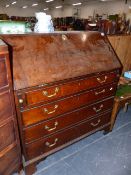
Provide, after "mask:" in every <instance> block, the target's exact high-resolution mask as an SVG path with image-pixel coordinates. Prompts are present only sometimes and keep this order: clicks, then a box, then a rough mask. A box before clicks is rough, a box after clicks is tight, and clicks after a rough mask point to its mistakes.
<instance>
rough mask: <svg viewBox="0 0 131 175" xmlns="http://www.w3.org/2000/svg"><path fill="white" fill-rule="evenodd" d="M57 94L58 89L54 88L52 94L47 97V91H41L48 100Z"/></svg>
mask: <svg viewBox="0 0 131 175" xmlns="http://www.w3.org/2000/svg"><path fill="white" fill-rule="evenodd" d="M58 92H59V88H58V87H56V88H55V92H54V94H51V95H49V94H48V92H47V91H43V92H42V94H43V95H45V96H46V97H48V98H51V97H54V96H56V95H57V93H58Z"/></svg>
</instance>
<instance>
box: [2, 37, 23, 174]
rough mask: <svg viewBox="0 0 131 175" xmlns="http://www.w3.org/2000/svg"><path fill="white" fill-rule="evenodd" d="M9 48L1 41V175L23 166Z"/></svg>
mask: <svg viewBox="0 0 131 175" xmlns="http://www.w3.org/2000/svg"><path fill="white" fill-rule="evenodd" d="M17 127H18V126H17V121H16V111H15V105H14V96H13V89H12V78H11V72H10V63H9V55H8V47H7V46H6V45H5V43H3V42H2V41H1V40H0V175H11V174H12V173H13V172H15V171H18V170H19V167H20V164H21V149H20V145H19V136H18V129H17Z"/></svg>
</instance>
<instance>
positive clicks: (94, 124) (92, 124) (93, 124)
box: [91, 119, 101, 127]
mask: <svg viewBox="0 0 131 175" xmlns="http://www.w3.org/2000/svg"><path fill="white" fill-rule="evenodd" d="M100 122H101V120H100V119H99V120H98V121H97V123H91V126H93V127H95V126H97V125H99V123H100Z"/></svg>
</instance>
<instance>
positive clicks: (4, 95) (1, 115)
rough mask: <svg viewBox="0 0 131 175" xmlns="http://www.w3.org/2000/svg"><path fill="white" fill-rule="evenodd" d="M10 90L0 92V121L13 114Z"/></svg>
mask: <svg viewBox="0 0 131 175" xmlns="http://www.w3.org/2000/svg"><path fill="white" fill-rule="evenodd" d="M10 97H11V95H10V91H9V90H8V91H4V92H1V93H0V121H1V122H2V121H3V120H6V119H7V118H9V117H11V116H12V115H13V109H12V102H11V99H10Z"/></svg>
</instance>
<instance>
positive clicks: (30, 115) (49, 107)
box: [21, 84, 117, 126]
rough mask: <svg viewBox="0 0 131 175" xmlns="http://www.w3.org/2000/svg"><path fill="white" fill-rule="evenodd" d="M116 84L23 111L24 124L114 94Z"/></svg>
mask: <svg viewBox="0 0 131 175" xmlns="http://www.w3.org/2000/svg"><path fill="white" fill-rule="evenodd" d="M116 86H117V85H116V84H111V85H108V86H106V87H102V88H98V89H94V90H91V91H86V92H84V93H81V94H77V95H75V96H71V97H68V98H65V99H62V100H59V101H55V102H53V103H50V104H46V105H43V106H40V107H36V108H33V109H30V110H27V111H22V112H21V118H22V122H23V125H24V126H28V125H31V124H34V123H37V122H40V121H42V120H45V119H49V118H52V117H56V116H58V115H60V114H63V113H65V112H68V111H71V110H74V109H76V108H79V107H81V106H84V105H87V104H91V103H93V102H96V101H98V100H101V99H102V98H106V97H110V96H113V95H114V94H115V91H116Z"/></svg>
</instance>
